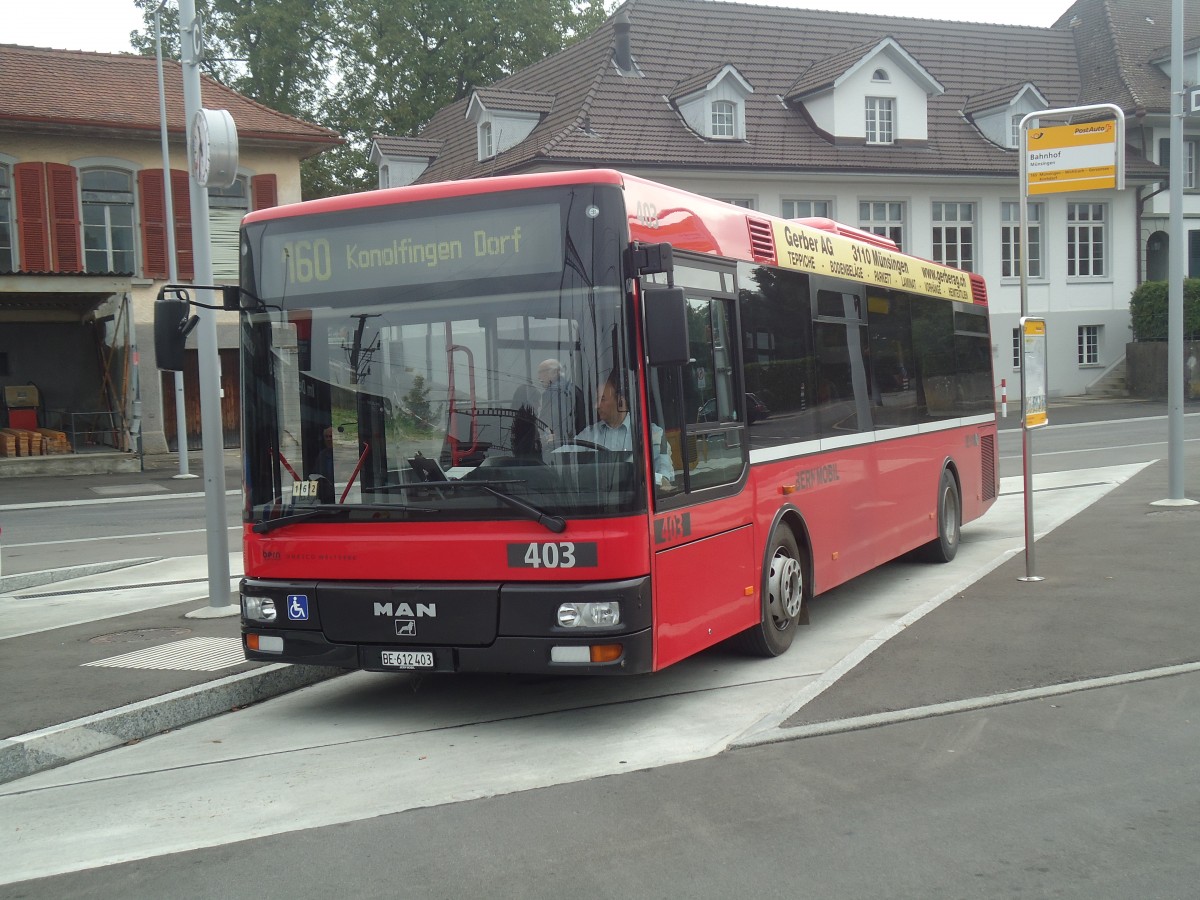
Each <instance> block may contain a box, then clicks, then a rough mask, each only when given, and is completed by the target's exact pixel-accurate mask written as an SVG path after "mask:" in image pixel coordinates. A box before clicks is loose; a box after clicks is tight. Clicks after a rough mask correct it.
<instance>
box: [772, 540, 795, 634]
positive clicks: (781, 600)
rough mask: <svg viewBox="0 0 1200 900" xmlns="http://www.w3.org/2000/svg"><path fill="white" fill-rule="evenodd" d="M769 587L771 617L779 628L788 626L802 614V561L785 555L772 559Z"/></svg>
mask: <svg viewBox="0 0 1200 900" xmlns="http://www.w3.org/2000/svg"><path fill="white" fill-rule="evenodd" d="M769 589H770V600H769V602H770V606H771V617H772V618H773V619H774V620H775V626H776V627H777V628H780V629H783V628H786V627H787V625H788V623H789V622H791V621H792V620H794V619H795V618H796V617H797V616H798V615H800V605H801V603H802V602H803V600H804V581H803V578H802V576H801V569H800V561H799V560H798V559H794V558H793V557H791V556H783V555H778V556H776V557H775V558H774V559H773V560H771V581H770V585H769Z"/></svg>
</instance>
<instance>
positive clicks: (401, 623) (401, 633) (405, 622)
mask: <svg viewBox="0 0 1200 900" xmlns="http://www.w3.org/2000/svg"><path fill="white" fill-rule="evenodd" d="M396 635H397V637H416V636H417V620H416V619H397V620H396Z"/></svg>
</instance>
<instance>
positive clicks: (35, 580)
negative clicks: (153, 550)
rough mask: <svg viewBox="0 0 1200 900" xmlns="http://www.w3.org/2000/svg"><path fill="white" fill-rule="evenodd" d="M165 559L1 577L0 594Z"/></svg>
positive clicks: (145, 558)
mask: <svg viewBox="0 0 1200 900" xmlns="http://www.w3.org/2000/svg"><path fill="white" fill-rule="evenodd" d="M162 558H163V557H161V556H147V557H144V558H142V559H120V560H115V561H113V562H101V563H89V564H88V565H83V566H63V567H62V568H61V569H42V570H41V571H40V572H22V573H18V574H16V575H0V594H12V593H15V592H16V591H25V590H28V589H29V588H35V587H43V586H44V585H47V584H56V583H58V582H60V581H70V580H71V579H72V578H87V577H88V576H90V575H102V574H104V573H105V572H114V571H116V570H117V569H127V568H129V567H130V566H140V565H144V564H145V563H151V562H158V561H159V560H160V559H162Z"/></svg>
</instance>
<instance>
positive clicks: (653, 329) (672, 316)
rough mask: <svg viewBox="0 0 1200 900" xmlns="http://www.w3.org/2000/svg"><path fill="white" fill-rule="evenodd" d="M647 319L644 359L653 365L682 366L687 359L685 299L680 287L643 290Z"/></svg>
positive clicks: (644, 313)
mask: <svg viewBox="0 0 1200 900" xmlns="http://www.w3.org/2000/svg"><path fill="white" fill-rule="evenodd" d="M642 311H643V316H644V319H643V321H645V323H646V360H647V362H648V363H649V364H650V365H652V366H682V365H685V364H686V363H687V361H688V358H689V354H688V329H687V300H686V299H685V298H684V296H683V288H678V287H647V288H644V289H643V290H642Z"/></svg>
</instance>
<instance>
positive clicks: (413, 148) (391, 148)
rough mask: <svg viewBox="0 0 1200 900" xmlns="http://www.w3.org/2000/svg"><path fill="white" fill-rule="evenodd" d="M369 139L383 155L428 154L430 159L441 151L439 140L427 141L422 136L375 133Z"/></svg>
mask: <svg viewBox="0 0 1200 900" xmlns="http://www.w3.org/2000/svg"><path fill="white" fill-rule="evenodd" d="M371 141H372V142H373V143H374V144H375V146H377V147H378V148H379V152H380V153H382V154H383V155H384V156H428V157H429V158H430V159H432V158H433V157H435V156H437V155H438V154H439V153H441V152H442V142H441V141H428V140H425V139H424V138H413V137H388V136H387V135H383V134H376V135H373V136H372V137H371Z"/></svg>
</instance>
